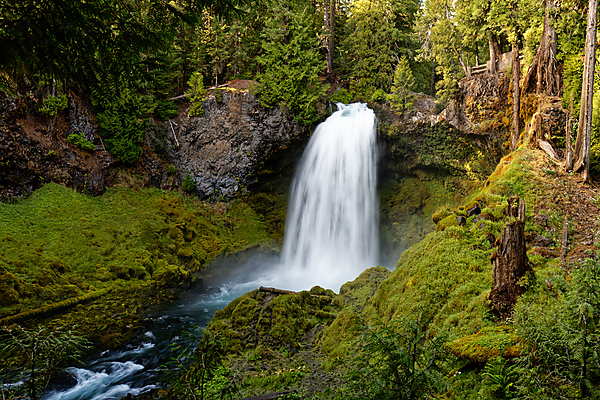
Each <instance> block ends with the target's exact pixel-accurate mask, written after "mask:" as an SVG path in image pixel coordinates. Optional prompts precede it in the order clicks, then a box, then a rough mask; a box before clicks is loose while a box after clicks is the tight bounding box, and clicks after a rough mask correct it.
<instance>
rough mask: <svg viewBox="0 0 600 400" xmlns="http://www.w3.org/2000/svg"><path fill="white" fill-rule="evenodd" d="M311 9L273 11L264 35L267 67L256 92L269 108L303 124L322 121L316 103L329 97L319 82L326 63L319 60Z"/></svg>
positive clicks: (263, 60)
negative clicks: (277, 108) (283, 109)
mask: <svg viewBox="0 0 600 400" xmlns="http://www.w3.org/2000/svg"><path fill="white" fill-rule="evenodd" d="M311 18H312V16H311V14H310V10H309V9H308V7H306V6H304V5H303V4H301V5H299V9H298V10H294V9H292V8H291V6H290V5H285V4H280V3H276V4H274V5H273V8H272V9H271V10H270V15H269V18H268V19H267V21H266V22H265V29H264V31H263V34H262V47H263V50H264V51H263V54H262V55H261V56H260V58H259V62H260V64H261V65H262V67H263V70H264V72H262V73H261V74H260V75H259V76H258V79H259V81H260V85H259V86H258V87H257V88H256V90H257V93H258V95H259V96H260V100H261V102H262V103H263V104H265V105H267V106H272V105H275V104H278V103H279V104H281V105H283V106H285V107H287V108H288V109H289V110H290V111H291V112H292V113H293V114H294V116H295V118H296V119H297V120H298V121H300V122H302V123H306V124H308V123H312V122H315V121H316V120H317V118H318V113H317V111H316V107H315V105H316V103H317V101H318V100H319V99H321V98H322V97H323V96H324V95H325V90H326V89H327V86H326V85H324V84H322V83H321V82H320V80H319V73H321V72H323V71H324V70H325V62H324V61H323V59H322V58H321V57H320V56H319V52H318V50H317V48H318V39H317V35H316V32H315V29H314V27H313V26H312V25H311V24H310V21H311Z"/></svg>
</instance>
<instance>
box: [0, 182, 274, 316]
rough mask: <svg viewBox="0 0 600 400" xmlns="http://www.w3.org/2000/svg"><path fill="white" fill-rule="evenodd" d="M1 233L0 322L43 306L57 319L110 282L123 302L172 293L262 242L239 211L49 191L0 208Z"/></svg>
mask: <svg viewBox="0 0 600 400" xmlns="http://www.w3.org/2000/svg"><path fill="white" fill-rule="evenodd" d="M0 232H2V236H1V237H0V263H1V265H2V267H1V268H0V274H1V275H2V277H1V278H0V282H2V283H1V285H2V287H1V288H0V289H3V290H1V291H0V292H1V293H2V298H1V299H0V300H1V303H0V307H1V308H0V316H2V315H5V316H9V315H13V314H17V313H23V312H26V311H29V310H37V309H40V308H44V307H46V306H48V305H50V309H52V310H54V311H53V313H55V314H56V312H58V311H60V312H58V313H59V314H60V313H63V312H66V311H68V309H69V308H73V307H74V306H76V305H77V304H79V303H80V302H79V301H75V300H77V299H80V298H82V297H84V298H85V296H87V295H93V293H96V292H97V291H99V290H100V291H101V290H105V289H108V288H114V285H115V284H117V283H119V282H121V283H119V284H123V285H124V287H127V288H129V289H127V290H130V291H131V292H134V291H135V290H137V289H140V290H142V291H144V292H147V293H152V292H154V293H158V292H157V291H162V290H165V289H166V288H172V287H181V286H182V285H183V284H184V282H186V281H189V280H190V279H191V274H192V273H193V272H195V271H198V270H200V269H202V268H203V267H204V266H205V265H206V264H207V263H208V262H210V261H211V260H213V259H214V258H215V257H216V256H218V255H222V254H229V253H232V252H235V251H239V250H243V249H246V248H249V247H251V246H256V245H257V244H259V243H261V242H263V241H265V240H267V239H268V235H267V233H266V231H265V229H264V227H263V225H262V223H261V222H260V221H259V218H258V216H257V215H256V214H255V213H254V212H253V210H252V209H251V208H250V207H248V206H246V205H245V204H243V203H241V202H232V203H231V204H222V203H216V204H208V203H205V202H202V201H199V200H197V199H193V198H186V197H183V196H181V195H179V194H175V193H170V192H163V191H160V190H157V189H144V190H136V189H129V188H117V187H115V188H112V189H110V190H109V191H107V192H106V193H105V194H104V195H102V196H100V197H95V198H91V197H87V196H85V195H82V194H79V193H76V192H75V191H73V190H70V189H67V188H64V187H62V186H59V185H56V184H48V185H45V186H44V187H43V188H41V189H40V190H38V191H36V192H34V193H33V194H32V196H31V197H29V198H28V199H26V200H24V201H22V202H19V203H17V204H2V203H0ZM127 290H124V292H123V294H122V295H123V296H127ZM160 296H162V295H159V297H160ZM65 304H66V306H64V307H63V305H65ZM52 305H60V306H52ZM55 311H56V312H55ZM109 312H111V311H109ZM26 315H27V314H26ZM33 315H35V316H36V318H37V316H38V315H39V316H42V315H46V313H45V312H44V313H34V314H33ZM105 318H106V316H105ZM75 323H78V322H75Z"/></svg>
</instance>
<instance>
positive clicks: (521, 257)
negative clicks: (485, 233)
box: [489, 196, 531, 318]
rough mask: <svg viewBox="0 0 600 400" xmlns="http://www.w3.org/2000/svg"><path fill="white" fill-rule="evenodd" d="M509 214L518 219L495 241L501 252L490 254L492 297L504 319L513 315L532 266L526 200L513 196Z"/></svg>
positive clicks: (495, 308) (510, 201) (510, 200)
mask: <svg viewBox="0 0 600 400" xmlns="http://www.w3.org/2000/svg"><path fill="white" fill-rule="evenodd" d="M519 203H520V204H519ZM507 214H508V216H509V217H515V218H517V220H515V221H512V222H510V223H509V224H508V225H507V226H506V227H505V228H504V231H503V232H502V236H501V237H500V238H499V239H498V240H497V241H496V242H497V244H498V251H497V252H496V253H495V254H493V255H492V257H491V261H492V265H493V266H494V269H493V281H492V291H491V292H490V297H489V299H490V301H491V303H492V306H493V310H494V311H495V312H496V313H497V314H498V315H499V316H500V317H502V318H507V317H509V316H510V315H511V313H512V310H513V307H514V305H515V303H516V301H517V298H518V297H519V296H520V295H521V294H523V292H524V291H525V289H524V288H523V287H522V286H520V285H519V280H520V279H521V278H522V277H523V276H524V275H525V274H526V273H527V272H528V271H529V270H530V269H531V267H530V265H529V259H528V258H527V249H526V248H525V202H524V201H523V202H520V200H519V198H518V197H516V196H513V197H511V198H510V199H508V210H507Z"/></svg>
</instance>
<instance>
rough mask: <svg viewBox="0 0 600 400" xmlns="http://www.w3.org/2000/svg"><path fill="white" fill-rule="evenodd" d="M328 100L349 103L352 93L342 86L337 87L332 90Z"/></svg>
mask: <svg viewBox="0 0 600 400" xmlns="http://www.w3.org/2000/svg"><path fill="white" fill-rule="evenodd" d="M329 100H330V101H332V102H334V103H342V104H350V103H351V102H352V95H351V94H350V92H349V91H348V90H346V89H344V88H338V89H337V90H336V91H335V92H333V94H332V95H331V97H330V98H329Z"/></svg>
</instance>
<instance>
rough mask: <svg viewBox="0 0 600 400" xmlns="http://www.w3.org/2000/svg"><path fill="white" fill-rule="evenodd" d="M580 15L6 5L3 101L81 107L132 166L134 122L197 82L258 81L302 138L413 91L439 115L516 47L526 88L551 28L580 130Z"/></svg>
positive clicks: (218, 3)
mask: <svg viewBox="0 0 600 400" xmlns="http://www.w3.org/2000/svg"><path fill="white" fill-rule="evenodd" d="M586 13H587V3H586V2H584V1H582V0H565V1H562V2H560V3H559V2H556V1H554V0H546V1H541V0H520V1H515V0H476V1H465V0H455V1H449V0H425V1H423V2H419V1H417V0H400V1H391V0H321V1H315V0H286V1H273V0H143V1H133V0H109V1H101V0H89V1H82V0H78V1H66V0H54V1H43V2H39V1H34V0H17V1H13V0H0V69H1V71H2V73H1V74H0V90H2V91H3V92H6V93H9V94H12V95H19V96H21V97H25V96H27V95H29V94H30V93H34V92H40V91H42V97H48V96H55V95H57V94H59V93H61V92H66V91H67V90H68V89H70V90H75V91H76V92H78V93H79V94H83V95H84V96H86V97H88V98H89V99H90V100H91V103H92V104H93V106H94V107H95V111H96V112H97V113H98V114H99V115H100V118H99V122H100V132H101V134H102V136H103V137H104V138H106V139H107V141H108V146H109V149H110V150H111V151H112V152H113V153H114V154H116V155H117V156H118V157H119V158H120V159H122V160H124V161H128V162H132V161H135V160H136V159H137V157H138V156H139V154H140V149H139V140H140V138H141V135H142V131H143V124H141V123H139V121H140V120H143V118H145V117H148V116H154V117H155V118H157V119H168V118H173V117H174V116H176V115H177V114H178V108H177V105H176V104H175V103H174V102H173V101H172V100H171V99H172V98H173V97H175V96H179V95H181V94H183V93H185V92H186V91H187V90H189V87H188V82H189V81H190V78H191V77H192V76H193V75H194V74H195V75H194V76H196V77H198V76H200V77H201V78H202V80H201V81H202V83H203V85H204V86H205V87H214V86H218V85H220V84H223V83H225V82H227V81H230V80H234V79H247V80H255V81H258V82H259V84H258V85H257V86H256V87H255V88H254V90H255V91H256V93H257V94H258V95H259V96H260V98H261V101H262V102H263V103H264V104H265V105H268V106H270V105H275V104H280V105H283V106H285V107H287V108H288V109H290V110H291V111H292V113H293V114H294V115H295V116H296V117H297V119H298V120H299V121H301V122H303V123H309V124H310V123H313V122H315V121H316V120H317V119H318V118H319V117H318V114H317V112H316V111H315V104H316V102H317V101H320V100H331V101H342V102H350V101H366V102H382V103H384V102H387V101H390V100H392V99H399V98H402V99H403V100H402V101H401V102H399V101H397V100H392V102H391V104H392V106H393V107H394V108H396V109H398V110H400V111H401V110H404V109H405V107H406V106H407V105H408V106H410V98H408V97H407V93H408V91H412V92H423V93H426V94H430V95H433V96H436V97H437V99H438V101H439V102H440V105H441V106H442V107H443V105H444V104H445V103H446V102H447V101H448V100H449V99H451V98H452V97H453V96H454V95H455V94H456V93H457V89H458V82H459V81H460V79H462V78H464V77H470V76H471V74H472V69H473V67H476V66H478V65H483V64H485V63H487V62H488V61H489V60H490V57H495V58H498V57H499V56H500V55H501V54H503V53H507V52H509V51H511V49H512V48H513V46H515V48H517V49H518V50H519V51H520V53H521V54H522V57H523V60H522V62H521V64H520V68H521V69H522V71H521V74H522V76H525V73H526V72H527V68H528V66H529V65H530V64H531V62H532V61H533V60H534V58H535V56H536V52H537V49H538V47H539V45H540V42H541V37H542V32H543V29H544V23H545V22H547V21H549V25H550V26H552V27H553V29H554V30H555V32H556V42H557V43H556V47H557V51H556V54H555V56H556V59H557V61H558V66H559V67H558V70H557V71H556V74H557V75H559V79H558V82H559V83H560V88H561V93H560V94H559V95H562V97H563V106H564V107H565V108H568V105H569V99H570V96H571V94H573V95H574V103H575V104H574V106H575V107H574V108H575V117H577V115H578V110H579V105H580V99H581V87H582V86H581V85H582V80H581V77H582V72H583V65H582V63H581V58H582V56H583V51H584V44H585V25H586V24H585V18H586ZM398 68H400V69H401V70H402V71H401V73H400V72H398ZM494 68H495V67H494ZM509 72H510V71H509ZM398 77H406V78H402V79H405V80H406V79H407V80H406V82H402V81H398V79H399V78H398ZM402 79H401V80H402ZM197 81H198V80H197V79H196V78H195V82H197ZM597 98H598V96H596V99H597ZM596 101H598V100H596ZM115 114H119V115H123V117H124V121H122V122H119V123H117V122H116V121H115V119H114V118H113V116H114V115H115ZM596 114H597V113H596ZM596 114H594V118H593V120H594V135H593V136H594V139H593V142H594V143H593V146H592V147H594V144H596V146H597V142H598V139H596V137H597V136H598V131H599V130H600V128H599V126H600V125H599V124H598V122H597V120H598V118H599V117H598V115H596ZM122 132H125V133H122Z"/></svg>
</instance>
